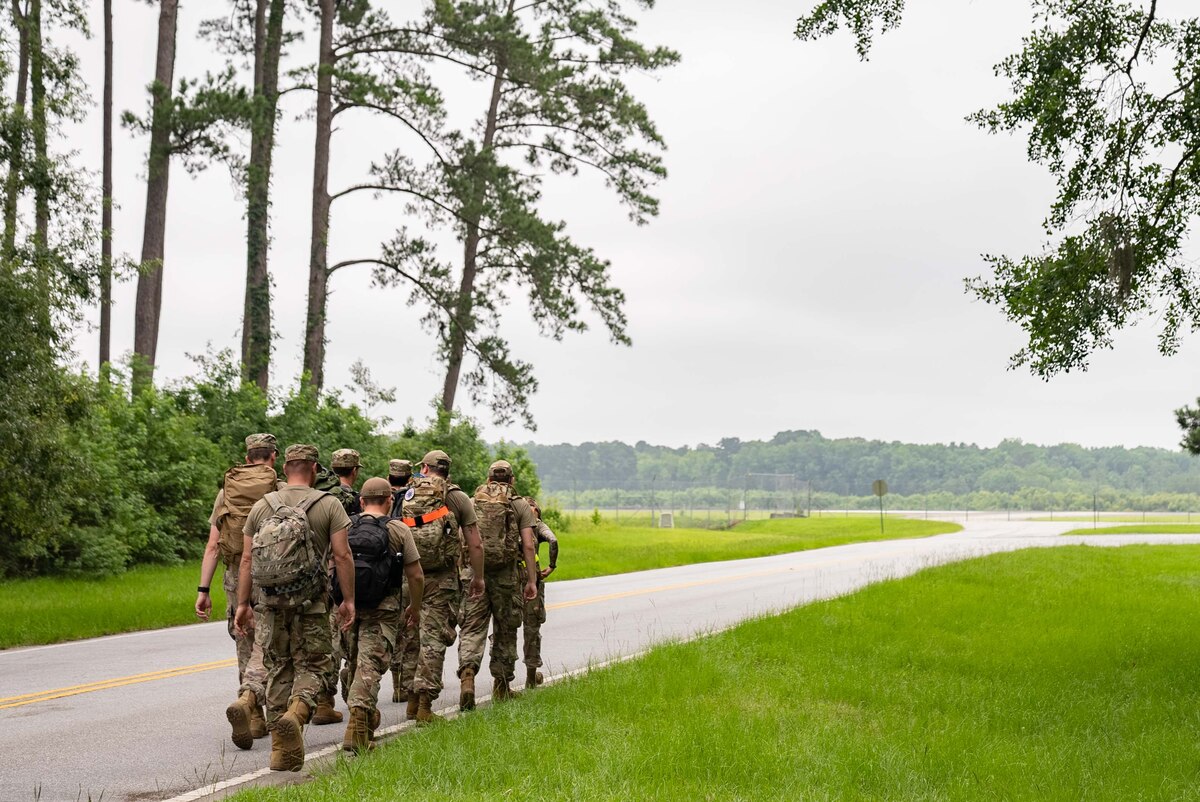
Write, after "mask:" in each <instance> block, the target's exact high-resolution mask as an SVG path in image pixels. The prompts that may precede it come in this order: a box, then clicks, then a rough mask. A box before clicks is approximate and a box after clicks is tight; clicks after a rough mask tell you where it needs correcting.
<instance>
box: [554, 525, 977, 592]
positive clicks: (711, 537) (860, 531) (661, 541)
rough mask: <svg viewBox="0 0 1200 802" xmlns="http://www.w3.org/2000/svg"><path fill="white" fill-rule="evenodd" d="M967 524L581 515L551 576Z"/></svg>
mask: <svg viewBox="0 0 1200 802" xmlns="http://www.w3.org/2000/svg"><path fill="white" fill-rule="evenodd" d="M961 529H962V527H961V526H959V525H958V524H952V523H946V522H944V521H917V520H910V519H904V518H895V519H888V521H887V523H886V526H885V531H884V533H883V534H880V532H879V519H878V518H875V519H870V518H777V519H774V520H759V521H746V522H745V523H741V524H738V525H737V526H735V527H734V528H733V529H726V530H718V529H652V528H649V527H645V528H642V527H631V526H616V525H612V524H601V525H600V526H593V525H592V524H591V523H590V522H586V521H582V520H580V519H575V520H574V521H573V525H572V527H571V530H570V531H569V532H564V533H562V534H560V535H559V542H560V544H561V556H560V557H559V566H558V570H556V571H555V572H554V574H553V576H552V577H551V579H560V580H562V579H583V578H585V577H591V576H605V575H608V574H621V573H627V572H629V571H644V570H647V569H650V568H668V567H670V566H673V565H691V564H694V563H702V562H715V561H718V560H738V559H743V558H747V557H766V556H769V555H772V554H785V553H787V552H793V551H805V550H807V549H819V548H825V547H827V546H839V545H842V544H845V543H859V542H864V541H870V540H882V539H885V538H886V539H892V538H910V537H927V536H929V535H940V534H946V533H949V532H958V531H960V530H961ZM544 552H545V548H544V547H543V554H544ZM544 559H545V557H544V556H543V560H544ZM543 564H544V563H543Z"/></svg>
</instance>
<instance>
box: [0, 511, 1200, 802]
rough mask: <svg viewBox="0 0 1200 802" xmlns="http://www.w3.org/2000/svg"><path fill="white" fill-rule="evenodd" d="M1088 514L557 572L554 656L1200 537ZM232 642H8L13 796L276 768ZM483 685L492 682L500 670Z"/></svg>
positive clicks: (330, 735) (130, 792)
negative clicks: (903, 579) (1037, 559)
mask: <svg viewBox="0 0 1200 802" xmlns="http://www.w3.org/2000/svg"><path fill="white" fill-rule="evenodd" d="M1072 526H1078V524H1074V525H1072V524H1066V523H1040V522H1024V521H1015V522H1008V521H1006V520H1002V519H1000V518H996V519H989V518H987V517H973V518H972V520H971V521H970V522H968V524H967V528H966V530H965V531H963V532H961V533H958V534H954V535H942V536H938V537H932V538H926V539H921V540H897V541H884V542H878V543H861V544H855V545H849V546H838V547H835V548H829V549H819V550H816V551H808V552H800V553H797V554H786V555H780V556H776V557H765V558H760V559H753V560H738V561H734V562H724V563H707V564H703V565H692V566H682V567H679V568H667V569H661V570H656V571H643V572H639V573H634V574H624V575H620V576H610V577H598V578H595V579H582V580H575V581H570V582H552V583H550V585H549V586H548V587H547V592H546V593H547V605H548V607H549V610H550V615H549V621H548V622H547V624H546V626H545V628H544V638H545V652H546V654H545V658H546V660H547V666H546V669H547V671H548V672H549V673H552V674H558V673H562V672H566V671H571V670H577V669H580V668H583V667H586V666H588V665H590V664H595V663H597V662H600V661H604V660H608V659H612V658H615V657H619V656H623V655H628V654H632V653H635V652H637V651H640V650H642V649H644V648H646V647H647V646H650V645H653V644H655V643H659V642H661V641H663V640H666V639H672V638H685V637H689V636H693V635H696V634H700V633H705V632H710V631H714V630H718V629H721V628H724V627H727V626H730V625H732V624H734V623H736V622H738V621H740V620H743V619H745V618H748V617H751V616H755V615H761V614H763V613H768V612H772V611H778V610H783V609H786V608H789V607H793V606H796V605H798V604H803V603H805V602H810V601H813V600H817V599H823V598H829V597H832V596H837V595H841V594H844V593H848V592H850V591H852V590H855V589H857V588H860V587H862V586H864V585H866V584H869V583H871V582H876V581H880V580H884V579H889V578H893V577H898V576H904V575H907V574H911V573H914V572H916V571H919V570H921V569H923V568H926V567H930V566H933V565H938V564H942V563H947V562H952V561H955V560H961V559H966V558H969V557H974V556H981V555H984V554H990V553H994V552H999V551H1010V550H1013V549H1018V548H1026V547H1031V546H1054V545H1065V544H1068V543H1084V542H1087V543H1092V544H1094V545H1104V546H1115V545H1123V544H1128V543H1145V542H1154V543H1200V536H1165V535H1158V536H1129V537H1126V536H1119V537H1118V536H1103V537H1094V538H1074V537H1072V538H1063V537H1058V535H1059V534H1060V533H1061V532H1063V531H1065V530H1067V529H1069V528H1071V527H1072ZM564 559H570V554H569V552H564ZM453 651H454V650H453V649H452V650H451V655H452V653H453ZM232 654H233V649H232V645H231V643H230V641H229V638H228V636H227V635H226V634H225V625H224V624H223V623H219V624H218V623H214V624H198V625H195V626H189V627H178V628H174V629H167V630H158V631H154V632H140V633H133V634H129V635H117V636H113V637H107V638H97V639H94V640H89V641H80V642H76V643H68V644H60V645H56V646H44V647H34V648H29V649H17V650H10V651H5V652H0V755H4V757H5V759H4V760H3V761H2V762H0V800H2V801H3V802H24V801H25V800H42V802H76V800H89V799H91V800H93V802H95V801H96V800H99V799H100V797H101V794H103V799H104V800H105V802H143V801H144V800H169V799H175V798H177V797H180V796H181V795H182V796H184V797H186V798H199V797H200V796H201V794H200V793H199V792H198V790H197V789H206V788H207V789H209V790H211V789H212V788H213V786H214V784H215V783H225V782H228V781H229V780H231V779H238V778H243V777H245V776H246V775H248V774H253V773H254V772H257V771H259V770H261V769H263V767H265V766H266V762H267V757H268V751H269V750H268V748H267V746H266V742H265V741H256V742H255V746H254V749H253V750H251V751H248V752H242V751H240V750H238V749H236V748H234V747H233V746H232V744H230V743H229V739H228V727H227V724H226V722H225V716H224V709H225V706H226V705H227V704H228V703H229V702H230V701H232V699H233V696H234V693H235V691H236V668H234V667H233V661H232V659H231V657H232ZM447 662H448V665H447V677H448V680H449V681H448V682H447V688H446V692H445V693H443V695H442V698H441V699H440V700H439V704H440V705H441V706H443V707H444V706H450V705H453V704H456V703H457V698H458V688H457V685H456V684H455V682H454V680H453V676H454V674H453V672H454V667H455V661H454V660H453V659H452V658H451V659H450V660H448V661H447ZM484 673H485V675H486V671H485V672H484ZM518 675H523V671H522V670H521V666H520V665H518ZM386 683H387V680H386V679H385V684H386ZM479 691H480V694H481V695H482V694H484V693H487V692H490V685H489V682H488V679H487V677H486V676H484V677H480V688H479ZM389 698H390V696H389ZM381 707H382V710H383V716H384V725H385V726H387V725H394V724H397V723H399V722H400V721H401V719H402V714H403V711H402V709H401V707H402V706H400V705H394V704H392V703H391V702H390V701H389V702H386V703H384V704H383V705H381ZM341 735H342V728H341V726H338V725H332V726H324V727H316V726H313V727H309V728H308V730H307V733H306V739H307V743H308V749H309V751H310V752H314V751H316V750H319V749H321V748H322V747H325V746H329V745H331V744H334V743H337V742H340V740H341ZM263 773H265V772H263ZM260 776H261V775H260ZM251 781H256V780H254V779H252V780H251ZM189 792H193V793H189Z"/></svg>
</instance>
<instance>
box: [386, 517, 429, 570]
mask: <svg viewBox="0 0 1200 802" xmlns="http://www.w3.org/2000/svg"><path fill="white" fill-rule="evenodd" d="M388 545H389V546H391V547H392V551H393V552H395V553H396V554H399V555H400V556H401V558H402V559H403V560H404V564H405V565H412V564H413V563H415V562H420V561H421V555H420V553H418V552H417V544H416V541H414V540H413V536H412V530H411V529H409V528H408V526H407V525H406V524H405V523H404V521H398V520H396V519H395V518H393V519H392V520H390V521H388Z"/></svg>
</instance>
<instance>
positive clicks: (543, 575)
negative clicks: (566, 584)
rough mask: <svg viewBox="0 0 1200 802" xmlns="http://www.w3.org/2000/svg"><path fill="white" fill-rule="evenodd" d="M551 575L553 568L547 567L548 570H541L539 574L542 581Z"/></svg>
mask: <svg viewBox="0 0 1200 802" xmlns="http://www.w3.org/2000/svg"><path fill="white" fill-rule="evenodd" d="M552 573H554V566H549V567H548V568H543V569H542V572H541V576H542V579H545V578H546V577H548V576H550V575H551V574H552Z"/></svg>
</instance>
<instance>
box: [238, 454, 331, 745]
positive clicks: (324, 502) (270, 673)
mask: <svg viewBox="0 0 1200 802" xmlns="http://www.w3.org/2000/svg"><path fill="white" fill-rule="evenodd" d="M286 459H287V460H296V459H308V460H312V461H316V459H317V449H316V448H315V447H313V446H290V447H289V448H288V450H287V453H286ZM315 492H318V491H315V490H312V489H310V488H306V487H296V486H288V487H285V488H283V489H282V490H280V491H278V493H279V496H280V498H281V500H282V501H283V503H285V504H299V503H301V502H302V501H303V500H304V499H305V498H306V497H307V496H308V495H309V494H310V493H315ZM270 509H271V507H270V505H269V504H268V503H267V501H266V499H264V500H262V501H259V502H258V503H257V504H255V505H254V508H253V509H252V510H251V511H250V515H249V517H247V519H246V531H247V532H255V531H257V530H258V526H259V525H260V524H261V522H262V521H263V520H265V519H266V518H268V517H270V514H271V512H270ZM308 520H309V525H310V527H311V530H312V543H313V545H314V547H315V548H316V549H317V551H318V552H319V553H324V554H328V553H329V541H330V538H331V536H332V535H333V534H334V533H335V532H339V531H341V530H343V529H347V528H348V527H349V526H350V519H349V517H348V516H347V515H346V512H345V510H344V509H342V506H341V505H340V504H338V503H337V502H336V501H335V500H334V499H333V498H331V497H329V496H328V495H327V494H326V495H325V497H323V498H321V499H319V500H317V501H316V502H315V503H314V504H313V505H312V506H311V507H310V508H309V511H308ZM327 605H328V594H327V593H326V592H325V590H324V589H322V590H321V591H320V592H319V593H318V594H316V595H315V596H314V598H313V599H312V601H311V602H310V603H309V605H308V606H307V607H302V608H296V609H289V610H277V609H274V608H271V607H268V606H267V605H266V604H259V605H258V608H257V610H256V614H257V621H256V622H255V623H256V627H255V643H256V645H257V646H258V647H259V649H260V650H261V651H262V656H263V664H264V666H265V668H266V702H267V726H268V728H270V727H271V726H273V725H274V723H275V722H276V721H277V720H278V719H279V717H280V716H281V715H283V714H284V712H286V711H287V708H288V705H289V703H290V701H291V700H292V699H299V700H301V701H303V702H304V703H305V704H306V705H308V707H309V708H310V709H312V708H315V707H316V704H317V696H318V695H319V694H320V693H321V692H322V690H323V689H324V687H325V683H326V678H327V677H329V676H331V675H333V660H332V658H331V654H332V651H333V646H332V643H331V641H330V637H329V608H328V606H327Z"/></svg>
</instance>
